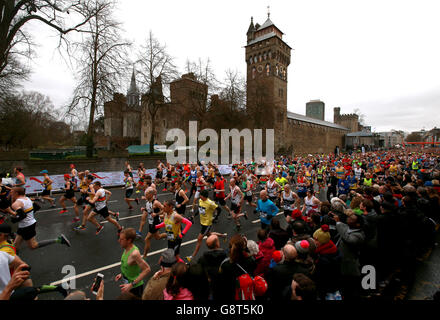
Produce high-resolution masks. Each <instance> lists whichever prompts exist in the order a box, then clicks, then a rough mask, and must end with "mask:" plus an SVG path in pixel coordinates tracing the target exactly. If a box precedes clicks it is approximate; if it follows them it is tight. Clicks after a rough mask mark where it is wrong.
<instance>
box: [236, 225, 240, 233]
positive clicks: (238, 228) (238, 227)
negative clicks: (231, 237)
mask: <svg viewBox="0 0 440 320" xmlns="http://www.w3.org/2000/svg"><path fill="white" fill-rule="evenodd" d="M235 229H236V230H237V232H239V231H240V229H241V225H239V224H238V225H237V227H236V228H235Z"/></svg>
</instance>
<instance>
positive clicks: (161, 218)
mask: <svg viewBox="0 0 440 320" xmlns="http://www.w3.org/2000/svg"><path fill="white" fill-rule="evenodd" d="M133 170H134V169H132V168H131V166H130V164H129V163H128V162H126V165H125V168H124V181H123V183H124V186H123V189H124V190H125V196H124V201H125V202H126V203H127V206H128V210H130V211H131V210H134V207H133V206H132V204H133V203H136V205H137V206H140V208H139V209H140V210H141V212H142V216H141V218H140V221H139V227H138V228H137V230H135V229H133V228H124V227H123V226H122V225H120V224H119V212H113V211H111V210H110V209H109V207H108V206H109V198H110V196H111V195H112V193H111V192H110V191H109V190H106V189H105V188H104V187H103V186H102V184H101V182H100V181H99V179H98V178H96V175H94V174H92V173H91V172H89V171H87V170H86V171H84V172H78V171H77V170H76V168H75V166H74V165H71V167H70V169H69V172H68V173H66V174H65V175H64V180H65V185H64V190H63V194H62V196H61V198H60V199H59V204H60V205H61V208H62V210H61V211H60V213H61V214H64V213H66V212H68V210H67V208H66V205H65V202H66V200H68V201H70V202H72V203H73V208H74V212H75V217H74V219H73V222H74V223H78V225H76V226H75V227H74V229H75V230H76V231H77V232H79V233H81V232H88V229H89V228H92V230H93V232H95V233H96V235H99V234H100V233H101V232H102V230H103V228H104V226H103V224H102V223H100V222H98V220H97V219H96V216H101V217H102V219H105V220H107V221H108V222H109V223H110V224H112V225H113V226H114V227H115V233H116V234H117V238H118V241H119V243H120V245H121V248H122V249H123V255H122V258H121V273H120V274H118V275H117V276H116V278H115V280H116V281H122V283H123V284H122V285H121V297H120V298H124V299H146V300H162V299H165V300H192V299H194V300H254V299H256V300H317V299H319V300H340V299H343V300H352V299H360V298H374V297H383V296H386V290H388V288H390V287H392V286H391V285H390V284H391V283H393V284H396V283H397V284H398V288H399V291H398V292H399V293H400V297H404V296H405V294H406V293H407V292H408V290H409V288H410V287H411V285H412V284H413V282H414V276H415V270H416V266H417V261H418V260H423V259H424V258H426V257H427V256H428V255H429V253H430V251H431V250H432V248H433V246H434V243H435V235H436V232H437V231H438V226H439V224H440V196H439V195H440V183H439V180H440V154H439V153H438V152H437V151H436V150H432V151H431V152H426V151H423V150H422V151H418V152H408V151H407V150H394V151H387V152H368V153H353V154H341V155H334V154H329V155H314V156H312V155H309V156H306V157H295V158H293V157H281V158H278V159H276V161H274V162H273V163H265V162H259V163H256V162H250V163H246V164H244V163H238V164H234V165H233V166H232V171H231V172H230V174H229V175H228V176H223V175H222V173H221V172H220V170H219V167H218V166H217V165H215V164H213V163H205V162H203V161H201V162H199V163H196V164H194V163H193V164H189V163H185V164H179V163H176V164H173V165H172V164H169V163H162V162H161V161H158V162H157V167H156V175H155V176H153V177H152V176H151V175H149V174H147V171H146V169H145V168H144V165H143V164H142V163H141V164H139V166H138V168H137V175H136V177H137V178H136V179H135V178H134V174H133V173H134V172H133ZM22 171H23V170H22V169H21V168H15V170H14V175H15V177H14V178H10V179H8V178H6V179H3V183H2V186H1V194H0V292H1V293H0V299H9V298H11V299H20V298H23V297H32V298H34V297H36V296H37V295H38V294H41V293H45V292H52V291H57V292H60V293H61V294H63V295H64V296H66V299H85V297H86V295H85V294H84V292H81V291H74V292H71V293H68V292H66V291H65V290H64V289H62V287H61V286H41V287H38V288H37V287H34V286H33V284H32V281H31V280H30V279H29V275H30V272H29V270H27V267H28V266H27V265H26V263H25V262H23V261H22V260H21V259H20V258H19V256H18V255H17V252H18V250H19V249H20V247H21V245H22V243H23V242H25V243H26V244H27V246H28V247H29V248H30V249H32V250H35V249H38V248H41V247H44V246H47V245H52V244H62V245H66V246H69V247H70V246H71V244H70V241H69V240H68V239H67V238H66V237H65V236H64V235H62V234H61V235H60V236H59V237H58V238H56V239H50V240H44V241H41V240H39V241H37V240H36V237H37V234H36V219H35V213H36V212H37V211H38V209H39V208H40V207H41V206H42V205H43V203H44V202H45V201H47V202H48V203H49V204H50V206H51V207H55V201H56V199H55V198H53V197H52V184H53V181H52V180H51V178H50V177H49V174H48V171H47V170H43V171H42V172H41V173H42V174H43V176H44V181H41V184H42V186H43V187H44V191H43V193H42V195H41V197H36V198H30V197H27V196H26V190H25V188H24V187H25V184H26V179H25V176H24V175H23V172H22ZM158 191H161V192H171V193H173V194H174V199H172V200H166V201H163V202H161V201H159V200H158V197H157V195H158ZM191 199H192V201H191ZM222 215H226V217H227V219H228V221H229V222H228V223H231V224H233V226H234V230H235V234H234V235H232V236H229V237H228V235H227V234H224V233H219V232H216V231H215V229H216V228H215V224H216V223H217V222H218V219H219V218H220V217H221V216H222ZM251 217H258V218H259V219H260V228H259V230H258V231H257V232H256V234H255V235H251V236H248V237H247V238H246V237H245V236H244V235H242V234H240V230H241V229H242V224H247V223H251V222H250V221H249V218H251ZM283 220H284V221H283ZM147 222H148V223H147ZM12 224H17V227H16V228H17V231H16V233H12V228H11V225H12ZM145 224H147V227H148V230H147V233H146V236H145V237H144V235H145V232H144V227H145ZM281 226H283V227H281ZM93 227H94V228H93ZM190 228H197V229H198V230H199V232H198V236H197V241H196V244H195V247H194V251H193V253H192V254H191V255H190V256H185V257H181V256H180V246H181V244H182V240H183V238H184V237H185V235H186V234H187V233H188V230H189V229H190ZM205 237H206V246H207V248H208V251H206V252H204V253H203V254H202V255H200V256H198V253H199V250H200V248H201V247H202V245H203V242H204V238H205ZM137 238H143V241H144V247H143V249H142V250H141V249H140V248H138V247H137V246H136V245H135V244H134V242H135V240H136V239H137ZM152 239H154V240H160V239H166V240H167V243H168V245H167V250H165V251H164V252H163V253H162V255H161V258H160V266H161V269H160V270H159V271H158V272H156V273H155V274H154V275H153V276H152V277H151V278H150V279H149V281H148V282H147V283H144V279H145V278H146V276H147V275H148V274H149V273H150V272H151V268H150V266H149V265H148V259H149V257H148V252H149V250H150V246H151V241H152ZM221 240H224V241H225V242H226V241H228V243H229V246H228V249H227V250H224V249H222V248H221V244H220V241H221ZM368 277H371V278H368ZM103 290H104V288H103V283H102V284H101V287H100V289H99V292H98V295H97V297H98V298H100V299H102V298H103ZM392 295H393V294H392ZM393 296H395V295H393Z"/></svg>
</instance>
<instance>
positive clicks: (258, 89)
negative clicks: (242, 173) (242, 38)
mask: <svg viewBox="0 0 440 320" xmlns="http://www.w3.org/2000/svg"><path fill="white" fill-rule="evenodd" d="M246 35H247V45H246V47H245V48H246V64H247V73H246V95H247V106H246V107H247V110H248V112H249V113H251V114H252V115H253V118H255V122H256V123H255V128H269V129H270V128H273V129H275V152H276V151H277V150H279V148H280V147H281V146H282V140H283V138H282V137H283V135H284V134H285V131H286V129H287V75H288V73H287V67H288V66H289V64H290V51H291V49H292V48H290V47H289V46H288V45H287V44H286V43H285V42H284V41H283V33H282V32H281V30H280V29H278V28H277V27H276V26H275V25H274V23H273V22H272V21H271V20H270V13H268V16H267V20H266V22H264V23H263V25H261V26H260V25H259V24H258V23H257V24H255V26H254V23H253V18H251V24H250V26H249V29H248V31H247V34H246ZM258 115H260V117H261V118H262V119H258V118H259V117H258Z"/></svg>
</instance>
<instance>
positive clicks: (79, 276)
mask: <svg viewBox="0 0 440 320" xmlns="http://www.w3.org/2000/svg"><path fill="white" fill-rule="evenodd" d="M206 238H207V237H206V236H205V237H203V239H206ZM194 242H197V239H193V240H190V241H187V242H184V243H182V244H181V247H182V246H186V245H188V244H191V243H194ZM167 249H168V248H164V249H160V250H157V251H153V252H150V253H148V254H147V257H150V256H153V255H156V254H158V253H162V252H164V251H165V250H167ZM120 265H121V262H116V263H113V264H110V265H108V266H105V267H101V268H98V269H95V270H91V271H87V272H84V273H81V274H79V275H76V276H74V277H69V278H65V279H62V280H59V281H56V282H52V283H51V284H50V285H51V286H57V285H60V284H62V283H64V282H67V281H72V280H76V279H79V278H83V277H86V276H88V275H91V274H95V273H97V272H101V271H104V270H108V269H112V268H115V267H118V266H120Z"/></svg>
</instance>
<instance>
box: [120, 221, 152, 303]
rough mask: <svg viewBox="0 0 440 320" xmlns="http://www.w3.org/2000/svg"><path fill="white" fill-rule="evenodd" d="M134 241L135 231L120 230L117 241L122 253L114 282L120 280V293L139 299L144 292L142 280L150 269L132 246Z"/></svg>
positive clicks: (131, 229)
mask: <svg viewBox="0 0 440 320" xmlns="http://www.w3.org/2000/svg"><path fill="white" fill-rule="evenodd" d="M135 239H136V231H135V230H134V229H133V228H128V229H125V230H122V231H121V233H120V235H119V239H118V241H119V244H120V245H121V247H122V249H124V252H123V254H122V257H121V273H120V274H118V275H117V276H116V277H115V281H116V282H117V281H119V280H121V279H122V281H123V284H122V285H120V288H121V293H126V292H130V293H132V294H133V295H135V296H136V297H139V298H141V297H142V293H143V292H144V280H143V279H144V278H145V277H146V276H147V274H148V273H150V271H151V268H150V266H149V265H148V263H147V262H146V261H145V260H144V259H142V257H141V254H140V252H139V249H138V247H136V246H135V245H134V243H133V242H134V240H135Z"/></svg>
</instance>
